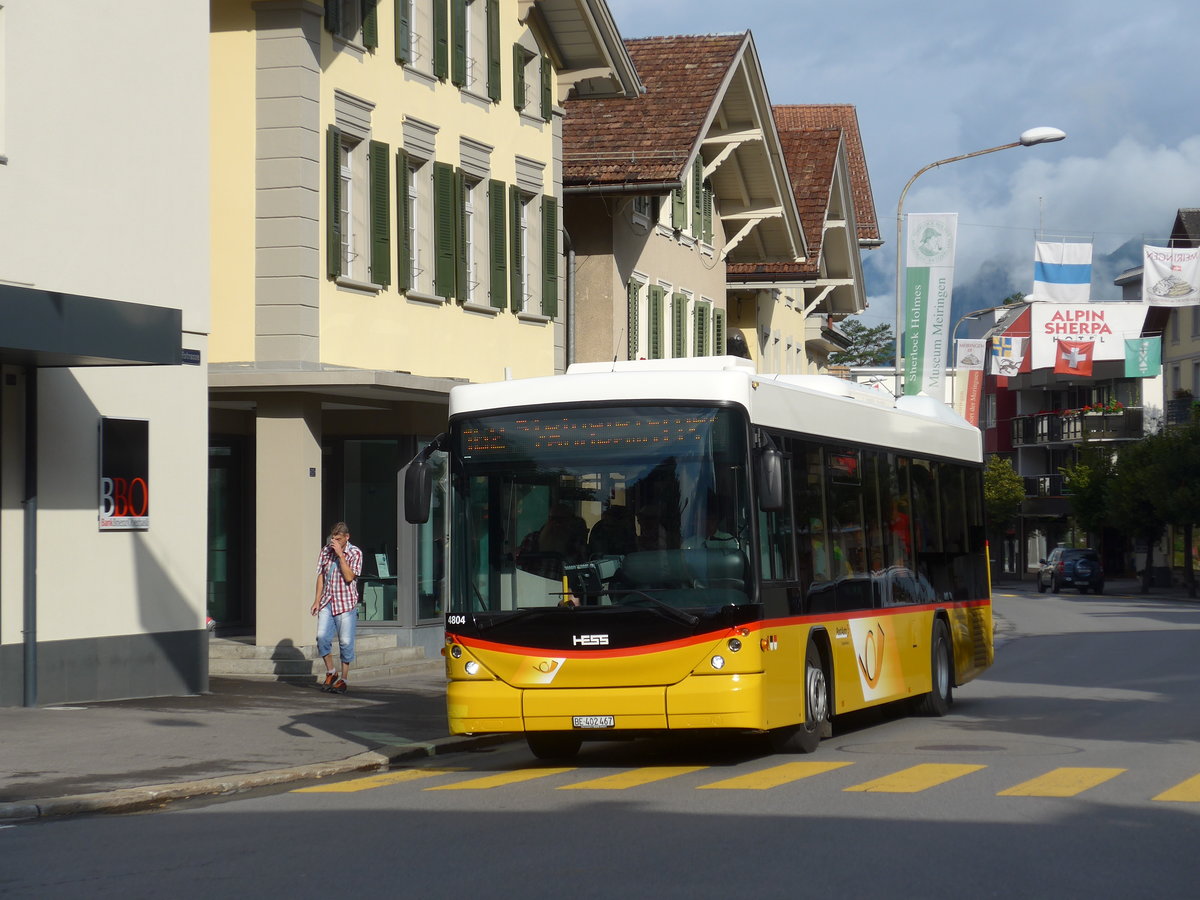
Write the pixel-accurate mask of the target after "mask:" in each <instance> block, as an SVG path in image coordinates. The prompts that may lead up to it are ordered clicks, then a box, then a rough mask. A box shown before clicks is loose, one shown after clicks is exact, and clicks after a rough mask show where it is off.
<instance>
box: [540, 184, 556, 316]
mask: <svg viewBox="0 0 1200 900" xmlns="http://www.w3.org/2000/svg"><path fill="white" fill-rule="evenodd" d="M542 315H543V316H549V317H550V318H552V319H553V318H554V317H555V316H557V315H558V201H557V200H555V199H554V198H553V197H550V196H543V197H542Z"/></svg>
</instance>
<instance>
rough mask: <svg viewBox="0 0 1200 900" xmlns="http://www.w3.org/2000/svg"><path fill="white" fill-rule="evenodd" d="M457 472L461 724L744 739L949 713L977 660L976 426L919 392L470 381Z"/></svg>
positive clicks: (553, 754) (796, 741)
mask: <svg viewBox="0 0 1200 900" xmlns="http://www.w3.org/2000/svg"><path fill="white" fill-rule="evenodd" d="M438 450H441V451H444V452H446V453H447V454H448V456H449V484H448V490H449V495H450V496H449V505H450V523H451V527H450V550H449V559H450V571H449V581H450V596H451V600H450V605H449V609H448V612H447V614H446V647H445V651H444V652H445V654H446V660H447V672H448V675H449V679H450V681H449V686H448V692H447V706H448V713H449V721H450V730H451V732H452V733H480V732H515V733H523V734H524V735H525V737H526V739H527V741H528V743H529V746H530V749H531V750H532V751H533V753H534V754H535V755H537V756H538V757H540V758H562V757H569V756H572V755H574V754H575V753H576V752H577V751H578V750H579V747H580V744H581V741H583V740H585V739H593V740H595V739H601V740H604V739H616V738H625V737H636V736H640V735H649V734H661V733H666V732H678V731H685V730H698V729H717V730H722V731H733V732H758V733H767V734H769V735H770V736H771V738H772V741H773V743H774V745H775V746H776V747H777V748H778V749H780V750H791V751H802V752H811V751H812V750H814V749H816V747H817V744H818V743H819V741H820V739H821V737H822V736H823V735H825V734H826V733H827V732H828V730H829V723H830V722H831V720H832V719H833V718H834V717H836V716H838V715H841V714H843V713H847V712H850V711H852V710H858V709H863V708H864V707H868V706H873V705H877V704H881V703H888V702H892V701H897V700H911V701H912V702H913V705H914V707H916V708H918V709H919V710H921V711H923V712H925V713H928V714H933V715H942V714H944V713H945V712H946V711H947V709H948V707H949V705H950V703H951V701H952V690H953V687H954V686H955V685H960V684H962V683H964V682H966V681H968V680H970V679H972V678H974V677H975V676H976V675H978V674H979V673H980V672H981V671H983V669H985V668H986V667H987V666H988V665H990V663H991V661H992V616H991V599H990V586H989V582H988V570H987V558H986V549H985V543H984V527H983V479H982V462H983V460H982V448H981V441H980V434H979V431H978V430H977V429H975V428H973V427H972V426H970V425H968V424H967V423H966V422H965V421H964V420H962V419H961V418H960V417H958V416H956V415H955V414H954V413H953V412H951V411H950V410H949V409H947V408H946V407H945V406H944V405H943V404H941V403H938V402H936V401H934V400H932V399H931V398H928V397H922V396H918V397H903V398H900V399H898V400H897V399H894V398H893V397H891V396H890V394H883V393H879V392H877V391H874V390H871V389H868V388H864V387H860V386H858V385H854V384H852V383H850V382H848V381H844V380H840V379H836V378H832V377H828V376H782V375H780V376H776V375H759V374H756V373H755V372H754V371H753V369H751V368H748V367H747V364H746V363H745V361H743V360H736V359H733V358H723V357H722V358H709V359H695V360H653V361H640V362H628V363H615V364H612V363H610V364H603V365H594V364H586V365H574V366H572V367H571V368H570V369H569V371H568V373H567V374H566V375H559V376H552V377H547V378H534V379H527V380H521V381H507V382H501V383H495V384H479V385H464V386H461V387H456V388H454V389H453V390H452V391H451V394H450V430H449V432H448V433H447V434H446V435H443V436H441V437H439V438H438V440H437V441H435V442H434V443H433V444H432V445H431V446H430V447H429V448H428V449H427V450H426V451H423V453H422V454H420V455H419V456H418V458H417V459H415V460H414V461H413V463H412V464H411V465H410V466H409V470H408V472H407V475H406V487H405V502H406V509H407V517H408V518H409V520H410V521H416V522H419V521H425V519H426V517H427V516H428V512H429V498H430V494H431V490H432V478H433V475H432V473H433V471H434V467H433V465H432V463H431V461H430V460H429V456H430V454H431V453H433V452H436V451H438Z"/></svg>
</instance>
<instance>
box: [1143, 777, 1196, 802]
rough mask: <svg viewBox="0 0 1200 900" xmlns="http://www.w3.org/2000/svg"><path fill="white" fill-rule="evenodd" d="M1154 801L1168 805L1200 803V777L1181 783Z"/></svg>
mask: <svg viewBox="0 0 1200 900" xmlns="http://www.w3.org/2000/svg"><path fill="white" fill-rule="evenodd" d="M1154 799H1155V800H1163V801H1166V802H1168V803H1200V775H1193V776H1192V777H1191V778H1189V779H1188V780H1187V781H1181V782H1180V783H1179V784H1177V785H1175V787H1173V788H1169V789H1168V790H1165V791H1163V792H1162V793H1161V794H1159V795H1158V796H1157V797H1155V798H1154Z"/></svg>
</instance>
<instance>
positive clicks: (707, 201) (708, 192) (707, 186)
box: [703, 181, 713, 244]
mask: <svg viewBox="0 0 1200 900" xmlns="http://www.w3.org/2000/svg"><path fill="white" fill-rule="evenodd" d="M703 239H704V243H706V244H711V243H712V241H713V190H712V183H711V182H708V181H706V182H704V238H703Z"/></svg>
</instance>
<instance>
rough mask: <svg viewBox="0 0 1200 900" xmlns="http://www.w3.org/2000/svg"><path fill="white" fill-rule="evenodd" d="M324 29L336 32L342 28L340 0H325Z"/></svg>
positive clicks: (332, 32)
mask: <svg viewBox="0 0 1200 900" xmlns="http://www.w3.org/2000/svg"><path fill="white" fill-rule="evenodd" d="M325 30H326V31H328V32H329V33H330V34H338V33H340V32H341V30H342V0H325Z"/></svg>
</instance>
